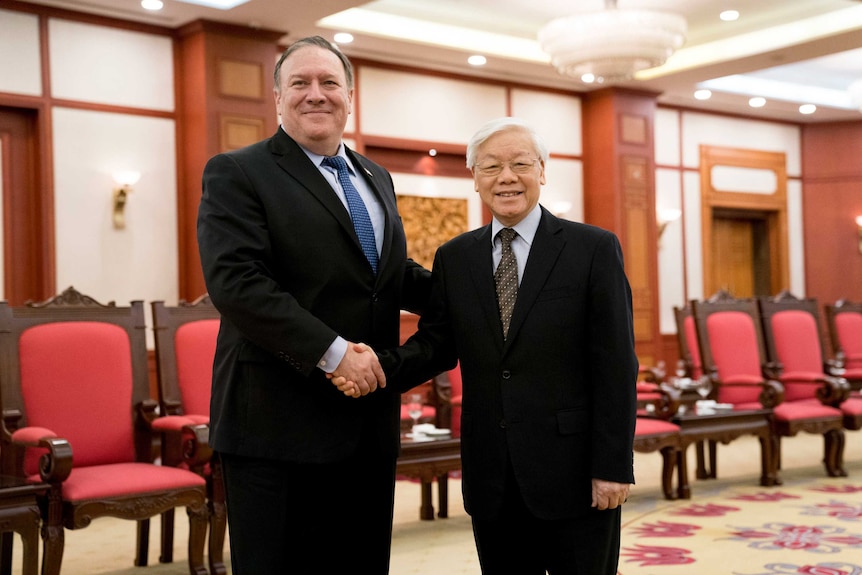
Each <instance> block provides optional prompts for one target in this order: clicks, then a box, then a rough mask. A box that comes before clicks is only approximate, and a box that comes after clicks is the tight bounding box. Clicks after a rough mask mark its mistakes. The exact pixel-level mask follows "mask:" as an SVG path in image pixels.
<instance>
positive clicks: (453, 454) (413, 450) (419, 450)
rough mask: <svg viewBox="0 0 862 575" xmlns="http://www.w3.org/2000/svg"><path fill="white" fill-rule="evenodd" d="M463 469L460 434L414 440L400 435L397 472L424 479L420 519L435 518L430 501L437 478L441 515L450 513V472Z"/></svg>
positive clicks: (439, 515)
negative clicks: (432, 487) (433, 484)
mask: <svg viewBox="0 0 862 575" xmlns="http://www.w3.org/2000/svg"><path fill="white" fill-rule="evenodd" d="M459 469H461V439H460V438H458V437H447V438H439V439H438V438H433V439H431V438H429V439H427V440H420V441H414V440H413V439H411V438H409V437H406V436H402V437H401V456H400V457H399V458H398V461H397V464H396V467H395V472H396V473H397V474H399V475H405V476H407V477H416V478H418V479H419V481H420V482H421V483H422V504H421V506H420V507H419V519H425V520H430V519H434V505H433V503H432V502H431V483H432V482H433V481H434V478H435V477H436V478H437V495H438V500H439V504H440V510H439V512H438V514H437V516H438V517H441V518H443V517H448V516H449V472H450V471H457V470H459Z"/></svg>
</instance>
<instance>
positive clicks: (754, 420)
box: [671, 409, 781, 499]
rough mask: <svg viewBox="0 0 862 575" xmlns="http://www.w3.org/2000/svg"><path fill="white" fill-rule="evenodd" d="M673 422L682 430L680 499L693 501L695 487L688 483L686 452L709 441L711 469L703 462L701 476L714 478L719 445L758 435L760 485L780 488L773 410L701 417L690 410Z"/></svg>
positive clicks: (733, 412) (701, 415)
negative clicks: (689, 447) (774, 442)
mask: <svg viewBox="0 0 862 575" xmlns="http://www.w3.org/2000/svg"><path fill="white" fill-rule="evenodd" d="M671 421H673V422H674V423H675V424H677V425H679V427H680V436H681V437H680V439H681V442H680V443H681V445H680V451H679V456H678V460H677V473H678V483H679V484H678V485H677V496H678V497H679V498H680V499H690V498H691V486H690V484H689V482H688V466H687V462H686V449H687V448H688V446H689V445H691V444H692V443H700V442H708V443H710V444H712V446H713V449H710V457H709V459H710V461H709V468H706V467H705V462H704V461H702V459H701V460H699V466H700V465H703V466H704V469H701V470H699V472H698V477H700V478H710V477H711V478H714V477H715V476H716V473H715V464H716V457H715V449H714V445H715V443H723V444H728V443H730V442H731V441H733V440H734V439H736V438H738V437H741V436H743V435H755V436H757V437H758V439H760V466H761V474H760V484H761V485H763V486H772V485H779V484H780V483H781V480H780V479H779V478H778V461H777V459H776V457H775V455H774V449H773V448H774V445H773V442H772V410H771V409H752V410H740V411H725V412H716V413H712V414H698V413H697V412H696V410H693V409H690V410H687V411H686V412H685V413H684V414H677V415H675V416H674V417H673V418H672V419H671Z"/></svg>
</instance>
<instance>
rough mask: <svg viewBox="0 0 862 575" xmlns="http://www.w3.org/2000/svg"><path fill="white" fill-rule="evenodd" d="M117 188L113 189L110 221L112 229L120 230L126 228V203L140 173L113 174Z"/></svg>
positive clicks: (129, 171) (123, 172)
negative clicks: (111, 221)
mask: <svg viewBox="0 0 862 575" xmlns="http://www.w3.org/2000/svg"><path fill="white" fill-rule="evenodd" d="M113 176H114V181H115V182H116V183H117V187H116V188H114V211H113V214H112V219H113V221H114V228H116V229H118V230H121V229H123V228H125V227H126V214H125V209H126V201H127V200H128V198H129V194H131V193H132V186H134V185H135V184H137V183H138V180H140V179H141V172H135V171H132V170H125V171H118V172H114V173H113Z"/></svg>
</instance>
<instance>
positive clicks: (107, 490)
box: [63, 462, 205, 502]
mask: <svg viewBox="0 0 862 575" xmlns="http://www.w3.org/2000/svg"><path fill="white" fill-rule="evenodd" d="M204 485H205V480H204V478H203V477H201V476H200V475H198V474H197V473H192V472H191V471H187V470H185V469H180V468H177V467H163V466H161V465H154V464H151V463H134V462H132V463H115V464H110V465H97V466H93V467H75V468H74V469H73V470H72V473H71V474H70V475H69V477H68V479H66V481H64V482H63V499H65V500H67V501H72V502H79V501H87V500H94V499H101V498H109V497H122V496H124V495H142V494H146V493H155V492H159V491H167V490H172V489H177V488H185V487H199V486H204Z"/></svg>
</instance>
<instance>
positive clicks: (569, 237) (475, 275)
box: [381, 208, 637, 519]
mask: <svg viewBox="0 0 862 575" xmlns="http://www.w3.org/2000/svg"><path fill="white" fill-rule="evenodd" d="M456 359H459V360H460V362H461V366H460V367H461V373H462V381H463V409H462V419H461V449H462V465H463V482H462V488H463V491H464V502H465V507H466V509H467V511H468V513H470V514H471V515H473V516H475V517H481V518H492V517H494V516H495V514H496V513H497V511H498V510H499V509H500V505H501V495H502V490H503V484H504V479H505V477H506V466H507V462H508V460H511V464H512V466H513V468H514V472H515V477H516V478H517V481H518V484H519V486H520V488H521V492H522V494H523V497H524V500H525V502H526V504H527V506H528V507H529V508H530V510H531V511H532V512H533V513H534V514H535V515H536V516H538V517H541V518H545V519H557V518H565V517H577V516H579V515H582V514H584V513H587V511H588V510H589V508H590V498H591V488H590V482H591V479H592V478H599V479H605V480H610V481H617V482H623V483H631V482H633V481H634V477H633V471H632V460H633V451H632V443H633V435H634V425H635V382H636V380H637V359H636V357H635V353H634V336H633V329H632V307H631V291H630V288H629V283H628V280H627V279H626V276H625V272H624V268H623V258H622V251H621V249H620V245H619V242H618V240H617V238H616V236H615V235H613V234H612V233H610V232H608V231H606V230H602V229H600V228H597V227H593V226H589V225H585V224H579V223H574V222H569V221H565V220H560V219H558V218H556V217H554V216H553V215H551V214H550V213H549V212H547V211H546V210H544V208H543V209H542V219H541V223H540V225H539V228H538V230H537V232H536V236H535V238H534V240H533V244H532V247H531V250H530V256H529V259H528V260H527V264H526V269H525V271H524V277H523V279H522V281H521V285H520V288H519V292H518V299H517V302H516V304H515V310H514V314H513V316H512V322H511V325H510V328H509V336H508V338H507V339H506V340H505V342H504V340H503V333H502V328H501V326H500V319H499V312H498V310H497V303H496V296H495V290H494V279H493V263H492V258H491V227H490V225H489V226H485V227H483V228H480V229H478V230H475V231H472V232H468V233H466V234H463V235H461V236H459V237H457V238H455V239H453V240H451V241H450V242H447V243H446V244H444V245H443V246H442V247H441V248H440V249H439V250H438V252H437V255H436V257H435V260H434V287H433V288H432V293H431V301H430V303H429V308H428V310H427V311H426V313H425V315H423V316H422V318H421V320H420V322H419V332H418V333H417V334H416V335H415V336H414V337H412V338H411V339H410V340H408V342H406V343H405V345H404V346H403V347H401V348H399V349H397V350H395V351H394V352H387V353H385V354H382V356H381V361H382V362H383V364H384V368H385V369H386V372H387V379H388V381H390V382H394V383H395V384H396V385H398V386H399V387H400V388H402V389H406V388H409V387H410V386H412V385H414V384H416V383H418V382H421V381H423V380H424V379H426V378H428V377H429V376H431V375H433V374H434V373H436V372H439V371H441V370H444V369H449V368H451V367H453V365H454V362H455V360H456Z"/></svg>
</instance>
